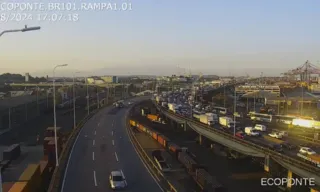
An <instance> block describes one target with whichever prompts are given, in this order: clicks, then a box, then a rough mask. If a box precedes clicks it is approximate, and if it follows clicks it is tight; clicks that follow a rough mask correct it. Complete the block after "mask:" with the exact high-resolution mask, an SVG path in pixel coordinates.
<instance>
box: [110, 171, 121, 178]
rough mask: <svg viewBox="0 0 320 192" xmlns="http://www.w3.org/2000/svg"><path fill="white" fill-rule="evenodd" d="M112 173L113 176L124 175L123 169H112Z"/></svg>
mask: <svg viewBox="0 0 320 192" xmlns="http://www.w3.org/2000/svg"><path fill="white" fill-rule="evenodd" d="M111 175H112V176H121V177H122V173H121V171H119V170H117V171H111Z"/></svg>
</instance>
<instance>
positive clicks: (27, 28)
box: [0, 25, 41, 37]
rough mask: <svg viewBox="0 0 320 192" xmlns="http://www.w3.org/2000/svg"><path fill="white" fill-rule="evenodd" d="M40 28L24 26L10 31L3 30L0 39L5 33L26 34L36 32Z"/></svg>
mask: <svg viewBox="0 0 320 192" xmlns="http://www.w3.org/2000/svg"><path fill="white" fill-rule="evenodd" d="M40 29H41V27H28V26H27V25H25V26H24V28H22V29H11V30H5V31H2V32H1V33H0V37H1V36H2V35H3V34H5V33H15V32H27V31H36V30H40Z"/></svg>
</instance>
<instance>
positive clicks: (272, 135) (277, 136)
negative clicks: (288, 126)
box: [268, 132, 282, 139]
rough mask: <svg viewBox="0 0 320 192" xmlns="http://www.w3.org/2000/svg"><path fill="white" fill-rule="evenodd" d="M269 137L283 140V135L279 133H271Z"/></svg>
mask: <svg viewBox="0 0 320 192" xmlns="http://www.w3.org/2000/svg"><path fill="white" fill-rule="evenodd" d="M268 135H269V136H270V137H273V138H277V139H281V138H282V135H281V134H279V133H277V132H273V133H269V134H268Z"/></svg>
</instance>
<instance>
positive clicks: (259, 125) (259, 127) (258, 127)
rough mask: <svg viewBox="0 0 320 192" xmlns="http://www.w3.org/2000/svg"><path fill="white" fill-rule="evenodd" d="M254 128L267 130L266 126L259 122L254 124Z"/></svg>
mask: <svg viewBox="0 0 320 192" xmlns="http://www.w3.org/2000/svg"><path fill="white" fill-rule="evenodd" d="M254 129H255V130H258V131H266V130H267V126H265V125H261V124H256V125H255V126H254Z"/></svg>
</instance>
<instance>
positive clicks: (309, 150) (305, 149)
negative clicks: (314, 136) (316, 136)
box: [299, 147, 316, 155]
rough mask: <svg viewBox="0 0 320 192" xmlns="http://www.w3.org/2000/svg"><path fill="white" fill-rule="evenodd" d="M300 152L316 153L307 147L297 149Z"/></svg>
mask: <svg viewBox="0 0 320 192" xmlns="http://www.w3.org/2000/svg"><path fill="white" fill-rule="evenodd" d="M299 152H300V153H304V154H308V155H314V154H316V152H315V151H313V150H312V149H311V148H309V147H301V148H300V150H299Z"/></svg>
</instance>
